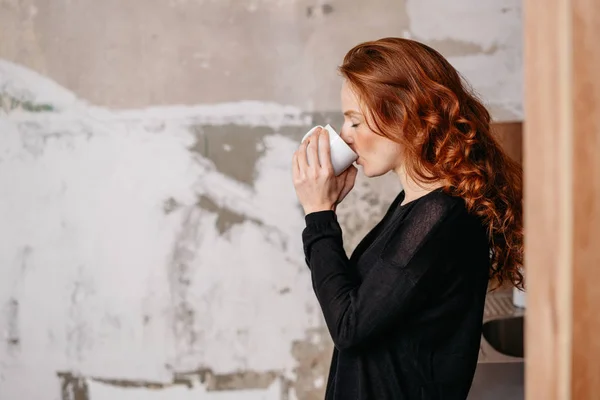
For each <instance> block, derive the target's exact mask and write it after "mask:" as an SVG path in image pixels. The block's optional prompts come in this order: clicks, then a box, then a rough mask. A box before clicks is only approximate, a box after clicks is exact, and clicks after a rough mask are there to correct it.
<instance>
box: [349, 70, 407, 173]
mask: <svg viewBox="0 0 600 400" xmlns="http://www.w3.org/2000/svg"><path fill="white" fill-rule="evenodd" d="M341 95H342V112H343V113H344V125H343V126H342V129H341V131H340V136H341V137H342V139H344V141H345V142H346V143H348V145H349V146H350V147H351V148H352V150H354V152H355V153H356V154H358V160H357V161H356V163H357V164H358V165H360V166H362V168H363V172H364V174H365V175H366V176H369V177H374V176H380V175H384V174H386V173H387V172H389V171H392V170H395V171H398V170H399V168H400V166H401V163H400V154H401V146H400V144H398V143H396V142H394V141H392V140H390V139H388V138H386V137H384V136H381V135H378V134H376V133H375V132H373V131H372V130H371V129H370V128H369V125H368V124H367V118H370V117H368V116H367V115H365V114H364V113H363V112H362V110H363V109H365V107H361V103H360V101H359V99H358V96H357V95H356V93H355V92H354V91H353V90H352V88H351V87H350V85H349V84H348V81H347V80H344V83H343V85H342V93H341ZM369 122H370V125H371V126H372V125H373V123H372V122H371V120H369Z"/></svg>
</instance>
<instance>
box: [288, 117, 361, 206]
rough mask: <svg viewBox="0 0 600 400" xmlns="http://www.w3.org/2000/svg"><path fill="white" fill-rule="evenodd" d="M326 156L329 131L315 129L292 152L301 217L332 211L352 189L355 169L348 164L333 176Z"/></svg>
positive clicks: (327, 155) (328, 150)
mask: <svg viewBox="0 0 600 400" xmlns="http://www.w3.org/2000/svg"><path fill="white" fill-rule="evenodd" d="M317 145H318V153H317ZM330 153H331V149H330V147H329V132H327V130H326V129H322V128H317V129H316V130H315V132H314V133H313V134H312V135H310V136H309V137H308V138H307V139H306V140H305V141H304V142H303V143H302V144H301V145H300V147H299V148H298V150H297V151H296V152H295V153H294V157H293V159H292V172H293V177H294V188H295V189H296V195H297V196H298V200H299V201H300V204H302V207H303V208H304V213H305V214H310V213H312V212H316V211H324V210H333V211H335V208H336V206H337V204H338V203H340V202H341V201H342V200H343V199H344V198H345V197H346V195H347V194H348V193H350V191H351V190H352V188H353V187H354V182H355V180H356V173H357V169H356V167H355V166H353V165H351V166H350V167H349V168H348V169H347V170H345V171H344V172H343V173H342V174H340V176H337V177H336V176H335V174H334V172H333V165H331V155H330ZM319 161H320V163H319Z"/></svg>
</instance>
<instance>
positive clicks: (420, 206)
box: [403, 189, 467, 230]
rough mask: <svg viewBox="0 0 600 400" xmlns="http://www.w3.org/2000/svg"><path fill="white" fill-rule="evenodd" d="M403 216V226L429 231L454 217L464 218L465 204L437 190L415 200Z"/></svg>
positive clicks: (465, 212) (457, 198)
mask: <svg viewBox="0 0 600 400" xmlns="http://www.w3.org/2000/svg"><path fill="white" fill-rule="evenodd" d="M408 206H409V207H410V208H409V209H408V210H407V213H406V215H405V223H404V224H403V225H409V226H411V225H412V226H414V227H415V228H417V227H420V228H421V229H423V230H429V229H431V228H433V227H434V226H436V225H438V224H440V223H442V222H444V221H450V220H452V219H454V218H456V217H460V216H466V215H467V209H466V206H465V202H464V200H463V199H462V198H460V197H455V196H451V195H450V194H447V193H445V192H443V191H442V190H440V189H438V190H435V191H433V192H430V193H428V194H426V195H425V196H423V197H421V198H419V199H417V200H415V201H414V202H413V204H409V205H408Z"/></svg>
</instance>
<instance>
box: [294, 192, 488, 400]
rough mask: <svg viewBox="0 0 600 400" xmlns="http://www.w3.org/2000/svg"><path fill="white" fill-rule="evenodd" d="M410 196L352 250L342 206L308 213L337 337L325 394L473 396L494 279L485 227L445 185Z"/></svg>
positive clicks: (310, 259) (315, 265)
mask: <svg viewBox="0 0 600 400" xmlns="http://www.w3.org/2000/svg"><path fill="white" fill-rule="evenodd" d="M403 199H404V192H401V193H400V194H399V195H398V196H397V197H396V199H395V200H394V202H393V203H392V204H391V206H390V208H389V209H388V211H387V213H386V214H385V216H384V217H383V219H382V220H381V222H380V223H379V224H377V225H376V226H375V228H373V230H372V231H371V232H370V233H369V234H368V235H367V236H366V237H365V238H364V239H363V240H362V242H361V243H360V244H359V245H358V246H357V248H356V249H355V251H354V252H353V253H352V256H351V257H350V258H348V257H347V255H346V253H345V251H344V248H343V243H342V231H341V228H340V226H339V224H338V222H337V219H336V215H335V213H334V212H333V211H320V212H315V213H311V214H308V215H307V216H306V218H305V219H306V228H305V229H304V231H303V233H302V238H303V243H304V252H305V256H306V262H307V264H308V266H309V267H310V270H311V276H312V283H313V287H314V290H315V294H316V297H317V299H318V301H319V304H320V306H321V309H322V312H323V315H324V317H325V322H326V324H327V327H328V329H329V332H330V334H331V337H332V339H333V342H334V345H335V348H334V352H333V358H332V361H331V368H330V372H329V379H328V382H327V389H326V395H325V398H326V400H355V399H360V400H363V399H369V400H386V399H390V400H403V399H410V400H436V399H465V398H466V397H467V394H468V391H469V388H470V386H471V383H472V380H473V375H474V373H475V367H476V364H477V357H478V354H479V344H480V340H481V328H482V319H483V308H484V301H485V295H486V292H487V283H488V277H489V275H488V270H489V267H490V253H489V245H488V239H487V238H488V236H487V233H486V229H485V228H484V226H483V225H482V223H481V222H480V220H479V219H478V218H476V217H475V216H473V215H471V214H469V213H468V212H467V209H466V207H465V204H464V201H463V200H462V199H461V198H458V197H453V196H450V195H448V194H446V193H444V192H443V190H441V189H437V190H434V191H433V192H431V193H428V194H426V195H425V196H423V197H421V198H419V199H417V200H414V201H411V202H409V203H407V204H404V205H402V204H401V203H402V201H403Z"/></svg>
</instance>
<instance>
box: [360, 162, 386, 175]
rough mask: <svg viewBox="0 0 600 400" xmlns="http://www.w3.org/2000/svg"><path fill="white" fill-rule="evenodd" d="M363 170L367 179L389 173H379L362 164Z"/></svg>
mask: <svg viewBox="0 0 600 400" xmlns="http://www.w3.org/2000/svg"><path fill="white" fill-rule="evenodd" d="M361 167H362V170H363V174H364V175H365V176H366V177H367V178H375V177H378V176H381V175H384V174H385V173H386V172H387V171H379V170H377V169H376V168H372V167H370V166H369V165H364V164H361Z"/></svg>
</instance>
